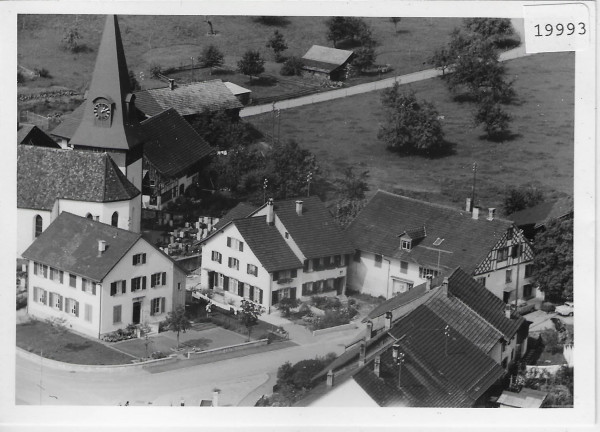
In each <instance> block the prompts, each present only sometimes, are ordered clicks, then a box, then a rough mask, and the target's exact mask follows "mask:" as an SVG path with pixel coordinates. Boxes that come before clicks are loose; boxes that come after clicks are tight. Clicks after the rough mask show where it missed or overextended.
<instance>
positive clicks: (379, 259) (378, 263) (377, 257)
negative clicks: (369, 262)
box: [375, 254, 383, 267]
mask: <svg viewBox="0 0 600 432" xmlns="http://www.w3.org/2000/svg"><path fill="white" fill-rule="evenodd" d="M382 262H383V256H381V255H379V254H375V267H381V263H382Z"/></svg>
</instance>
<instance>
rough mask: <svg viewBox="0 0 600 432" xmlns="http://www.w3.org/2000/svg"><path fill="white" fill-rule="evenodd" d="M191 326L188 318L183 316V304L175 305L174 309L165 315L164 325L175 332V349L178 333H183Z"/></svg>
mask: <svg viewBox="0 0 600 432" xmlns="http://www.w3.org/2000/svg"><path fill="white" fill-rule="evenodd" d="M191 326H192V324H191V323H190V320H189V319H188V318H187V317H186V316H185V308H184V307H183V306H177V308H175V310H174V311H172V312H169V314H168V315H167V318H166V320H165V327H166V328H167V329H168V330H171V331H173V332H176V333H177V349H179V333H180V332H183V333H185V331H186V330H187V329H189V328H190V327H191Z"/></svg>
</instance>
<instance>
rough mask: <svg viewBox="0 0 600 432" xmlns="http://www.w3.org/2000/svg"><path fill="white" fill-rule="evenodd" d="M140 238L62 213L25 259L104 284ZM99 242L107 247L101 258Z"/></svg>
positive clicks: (128, 232) (28, 251)
mask: <svg viewBox="0 0 600 432" xmlns="http://www.w3.org/2000/svg"><path fill="white" fill-rule="evenodd" d="M140 238H141V234H139V233H132V232H130V231H126V230H122V229H120V228H116V227H113V226H111V225H107V224H103V223H101V222H97V221H93V220H91V219H87V218H83V217H80V216H75V215H74V214H71V213H67V212H62V213H61V214H60V215H59V216H58V217H57V218H56V219H55V220H54V222H52V223H51V224H50V226H48V228H46V230H45V231H44V232H42V234H40V236H39V237H38V238H37V239H36V240H35V241H34V242H33V243H32V245H31V246H29V248H27V250H26V251H25V252H23V257H24V258H27V259H30V260H33V261H38V262H41V263H43V264H47V265H49V266H52V267H55V268H57V269H59V270H63V271H66V272H69V273H74V274H77V275H80V276H83V277H86V278H89V279H91V280H93V281H96V282H100V281H102V280H103V279H104V277H106V275H107V274H108V273H109V272H110V270H111V269H112V268H113V267H114V266H115V264H117V263H118V262H119V261H120V260H121V258H123V256H124V255H125V253H127V251H128V250H129V249H131V247H132V246H133V245H134V244H135V243H136V242H137V241H138V240H139V239H140ZM98 240H105V241H106V245H107V247H106V251H105V252H104V253H103V254H102V255H101V256H98Z"/></svg>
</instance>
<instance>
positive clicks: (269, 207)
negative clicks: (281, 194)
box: [267, 198, 275, 225]
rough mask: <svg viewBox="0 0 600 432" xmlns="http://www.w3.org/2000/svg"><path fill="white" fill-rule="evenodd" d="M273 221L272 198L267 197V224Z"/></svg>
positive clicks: (271, 223)
mask: <svg viewBox="0 0 600 432" xmlns="http://www.w3.org/2000/svg"><path fill="white" fill-rule="evenodd" d="M274 222H275V206H274V204H273V198H269V201H268V202H267V224H268V225H273V223H274Z"/></svg>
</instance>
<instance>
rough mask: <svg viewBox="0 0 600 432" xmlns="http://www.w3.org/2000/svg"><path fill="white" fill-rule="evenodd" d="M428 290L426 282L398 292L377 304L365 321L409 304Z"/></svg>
mask: <svg viewBox="0 0 600 432" xmlns="http://www.w3.org/2000/svg"><path fill="white" fill-rule="evenodd" d="M432 286H433V281H432ZM426 292H427V284H426V283H422V284H421V285H417V286H416V287H413V288H412V289H411V290H409V291H407V292H405V293H401V294H398V295H396V296H394V297H392V298H390V299H388V300H386V301H384V302H383V303H381V304H379V305H377V306H376V307H375V308H374V309H373V310H372V311H371V312H369V314H368V315H367V317H366V318H365V319H364V320H363V321H367V320H368V319H369V318H370V319H373V318H377V317H378V316H381V315H383V314H385V313H386V312H388V311H392V310H394V309H398V308H399V307H401V306H404V305H407V304H408V303H410V302H412V301H413V300H416V299H418V298H419V297H422V296H423V295H424V294H425V293H426Z"/></svg>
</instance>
